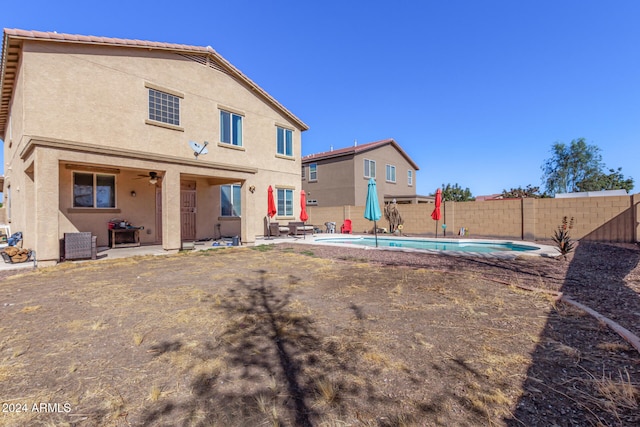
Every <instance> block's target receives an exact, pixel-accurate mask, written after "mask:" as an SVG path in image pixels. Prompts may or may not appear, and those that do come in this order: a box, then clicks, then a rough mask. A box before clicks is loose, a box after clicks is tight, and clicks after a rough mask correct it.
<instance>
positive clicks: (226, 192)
mask: <svg viewBox="0 0 640 427" xmlns="http://www.w3.org/2000/svg"><path fill="white" fill-rule="evenodd" d="M240 188H241V187H240V185H238V184H232V185H221V186H220V206H221V209H220V216H240V212H241V211H242V205H241V203H240Z"/></svg>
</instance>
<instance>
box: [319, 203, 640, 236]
mask: <svg viewBox="0 0 640 427" xmlns="http://www.w3.org/2000/svg"><path fill="white" fill-rule="evenodd" d="M382 208H383V206H381V210H382ZM433 208H434V205H433V204H406V205H404V204H402V205H398V210H399V211H400V215H401V216H402V218H403V220H404V227H403V233H405V234H409V235H424V236H431V237H433V236H435V232H436V227H437V230H438V236H442V234H443V233H442V227H441V226H442V223H443V220H444V219H445V210H446V224H447V237H454V236H457V235H458V231H459V230H460V228H462V227H464V228H467V229H469V235H468V237H471V238H474V237H478V238H482V237H484V238H502V239H515V240H550V239H551V237H552V236H553V233H554V231H555V230H556V229H557V228H558V226H559V225H560V224H561V223H562V218H563V217H564V216H566V217H567V220H570V219H571V218H574V223H573V229H572V231H571V235H572V237H573V238H574V239H585V240H592V241H600V242H638V241H639V236H640V194H635V195H632V196H612V197H584V198H582V197H581V198H572V199H510V200H494V201H484V202H445V203H443V206H442V208H441V212H442V220H441V221H439V222H438V224H437V226H436V223H435V221H434V220H432V219H431V212H432V211H433ZM308 213H309V223H310V224H314V225H319V226H321V228H323V229H324V225H323V224H324V223H325V222H327V221H333V222H335V223H336V224H337V228H338V231H339V229H340V225H341V224H342V222H343V221H344V220H345V219H346V218H349V219H351V220H352V224H353V231H354V232H355V233H362V232H364V231H365V230H371V229H372V228H373V223H372V222H370V221H367V220H366V219H364V207H363V206H339V207H318V206H310V207H308ZM378 226H379V227H383V228H388V223H387V221H386V220H385V219H384V215H383V217H382V218H381V219H380V221H379V222H378Z"/></svg>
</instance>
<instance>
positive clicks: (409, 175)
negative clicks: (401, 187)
mask: <svg viewBox="0 0 640 427" xmlns="http://www.w3.org/2000/svg"><path fill="white" fill-rule="evenodd" d="M407 185H409V186H412V185H413V171H412V170H408V171H407Z"/></svg>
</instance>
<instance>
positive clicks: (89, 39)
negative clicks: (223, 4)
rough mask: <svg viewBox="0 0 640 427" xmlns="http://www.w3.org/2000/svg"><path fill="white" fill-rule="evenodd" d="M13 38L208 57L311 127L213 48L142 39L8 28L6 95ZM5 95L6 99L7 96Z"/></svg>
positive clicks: (1, 72)
mask: <svg viewBox="0 0 640 427" xmlns="http://www.w3.org/2000/svg"><path fill="white" fill-rule="evenodd" d="M53 36H55V37H53ZM11 39H16V40H32V41H34V40H35V41H43V42H55V43H72V44H84V45H92V46H95V45H99V46H109V47H126V48H135V49H150V50H164V51H170V52H178V53H182V54H195V55H208V56H210V57H212V58H213V59H214V60H216V61H217V62H219V63H220V64H221V65H222V66H223V67H224V68H226V69H227V70H228V71H229V72H230V74H231V75H232V76H234V77H236V78H238V79H239V80H240V81H241V82H242V83H244V84H245V85H247V86H248V87H249V88H250V89H251V90H253V91H254V92H256V94H257V95H258V96H259V97H261V98H262V99H264V100H265V101H267V103H269V104H271V105H272V106H273V107H275V108H276V110H278V111H280V112H281V113H282V114H284V115H285V116H286V117H287V118H289V119H290V120H291V121H292V122H293V123H295V124H296V125H297V126H298V127H299V128H300V130H301V131H306V130H308V129H309V126H307V124H306V123H304V122H303V121H302V120H300V119H299V118H298V117H296V116H295V115H294V114H293V113H292V112H291V111H289V110H288V109H287V108H286V107H285V106H284V105H282V104H280V102H278V101H277V100H276V99H275V98H273V97H272V96H271V95H269V94H268V93H267V92H266V91H265V90H264V89H262V88H261V87H260V86H258V85H257V84H256V83H255V82H253V81H252V80H251V79H250V78H249V77H247V76H246V75H245V74H244V73H242V72H241V71H240V70H239V69H238V68H236V67H235V66H233V65H232V64H231V63H230V62H229V61H227V60H226V59H224V58H223V57H222V56H221V55H220V54H219V53H218V52H216V51H215V50H214V49H213V48H212V47H211V46H206V47H203V46H190V45H183V44H172V43H161V42H146V41H141V40H128V39H119V38H109V37H93V36H78V35H70V34H57V33H46V32H34V31H24V30H15V29H13V30H12V29H7V28H5V29H4V33H3V49H2V62H1V63H0V89H2V90H3V92H2V93H3V94H4V84H5V69H6V51H7V47H8V45H9V40H11ZM11 89H12V90H11V92H13V88H11ZM2 96H3V97H4V95H2ZM10 96H11V95H10ZM9 103H10V100H8V101H7V104H9ZM3 113H4V114H8V110H7V111H4V112H2V111H0V115H1V114H3ZM6 120H7V119H6V117H5V124H4V125H2V126H1V127H0V134H2V138H3V140H4V137H5V132H6ZM0 123H1V120H0Z"/></svg>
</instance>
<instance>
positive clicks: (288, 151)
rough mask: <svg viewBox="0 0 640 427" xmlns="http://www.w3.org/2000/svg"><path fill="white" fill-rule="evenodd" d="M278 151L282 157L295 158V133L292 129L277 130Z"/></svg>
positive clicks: (279, 128)
mask: <svg viewBox="0 0 640 427" xmlns="http://www.w3.org/2000/svg"><path fill="white" fill-rule="evenodd" d="M276 135H277V136H276V139H277V143H276V151H277V153H278V154H280V155H281V156H287V157H291V156H293V131H291V129H284V128H281V127H278V128H277V132H276Z"/></svg>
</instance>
